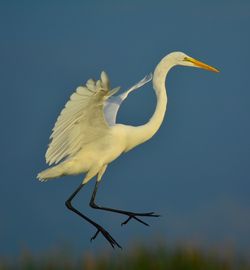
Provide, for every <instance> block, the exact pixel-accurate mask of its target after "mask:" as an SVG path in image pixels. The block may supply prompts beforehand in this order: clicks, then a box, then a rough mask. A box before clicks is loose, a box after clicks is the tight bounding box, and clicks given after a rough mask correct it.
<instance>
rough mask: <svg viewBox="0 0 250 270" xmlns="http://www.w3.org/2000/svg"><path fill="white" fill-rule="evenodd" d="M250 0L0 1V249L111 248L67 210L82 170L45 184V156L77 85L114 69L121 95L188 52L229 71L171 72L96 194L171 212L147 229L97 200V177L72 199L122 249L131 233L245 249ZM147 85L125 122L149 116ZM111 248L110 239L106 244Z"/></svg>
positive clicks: (130, 104)
mask: <svg viewBox="0 0 250 270" xmlns="http://www.w3.org/2000/svg"><path fill="white" fill-rule="evenodd" d="M249 25H250V2H249V1H243V0H241V1H230V0H228V1H225V0H221V1H195V0H192V1H178V0H177V1H138V0H137V1H1V2H0V35H1V42H0V59H1V64H0V74H1V75H0V76H1V99H0V110H1V111H0V117H1V132H0V136H1V140H0V143H1V145H0V147H1V151H2V155H1V170H0V174H1V176H0V215H1V216H0V218H1V222H0V254H1V255H16V254H18V253H19V251H20V250H22V249H29V250H31V251H32V252H35V253H39V252H45V251H49V250H53V249H55V248H57V247H62V246H64V245H70V246H71V247H72V248H73V249H74V250H76V251H83V250H92V251H95V250H98V249H102V248H107V247H108V246H107V245H108V244H107V243H106V242H105V240H104V239H103V238H102V237H100V236H99V237H98V238H97V239H96V241H95V242H94V243H92V244H90V243H89V238H90V237H91V236H92V234H94V232H95V231H94V229H93V228H92V227H91V226H89V224H87V223H85V222H83V221H82V220H81V219H80V218H78V217H77V216H76V215H74V214H73V213H70V212H68V211H67V210H66V208H65V206H64V201H65V199H66V198H67V197H68V196H69V194H70V193H71V192H72V191H73V190H74V189H75V188H76V187H77V186H78V185H79V183H80V182H81V180H82V178H83V176H74V177H65V178H62V179H57V180H54V181H49V182H47V183H40V182H38V181H37V180H36V174H37V173H38V172H39V171H41V170H43V169H44V168H46V164H45V160H44V154H45V151H46V148H47V145H48V142H49V140H48V138H49V135H50V133H51V129H52V127H53V125H54V122H55V120H56V118H57V116H58V114H59V112H60V110H61V109H62V108H63V106H64V104H65V103H66V101H67V99H68V98H69V96H70V95H71V93H72V92H73V91H74V89H75V88H76V87H77V86H79V85H81V84H83V83H85V81H86V80H87V79H88V78H90V77H94V78H98V76H99V74H100V72H101V71H102V70H106V71H107V73H108V74H109V76H110V78H111V82H112V86H114V87H116V86H122V90H125V89H126V88H127V87H129V86H131V85H132V84H134V83H135V82H137V81H138V80H140V79H141V78H142V77H143V76H144V75H145V74H147V73H149V72H151V71H153V70H154V68H155V66H156V65H157V63H158V62H159V61H160V59H161V58H162V57H164V56H165V55H166V54H168V53H169V52H171V51H176V50H180V51H183V52H185V53H187V54H189V55H190V56H192V57H194V58H197V59H200V60H202V61H204V62H206V63H208V64H210V65H212V66H215V67H217V68H218V69H220V70H221V73H219V74H215V73H212V72H211V73H210V72H207V71H204V70H199V69H194V68H187V67H176V68H175V69H174V70H171V72H170V73H169V76H168V78H167V83H166V85H167V89H168V98H169V102H168V108H167V114H166V118H165V121H164V123H163V125H162V127H161V129H160V130H159V132H158V133H157V134H156V135H155V136H154V137H153V139H152V140H150V141H149V142H147V143H146V144H143V145H141V146H139V147H138V148H136V149H134V150H133V151H131V152H129V153H127V154H125V155H123V156H122V157H120V158H119V159H118V160H116V161H115V162H113V163H112V164H111V165H110V166H109V168H108V170H107V172H106V174H105V176H104V178H103V181H102V183H101V187H100V190H99V193H98V195H97V201H98V202H99V203H100V204H102V205H107V206H111V207H117V208H122V209H128V210H135V211H148V210H153V211H156V212H158V213H160V214H162V217H161V218H159V219H153V218H151V219H149V218H148V219H145V221H148V222H149V223H150V224H151V225H152V226H151V227H150V228H147V227H144V226H143V225H141V224H139V223H136V222H134V221H131V222H130V223H129V224H128V225H127V226H125V227H122V228H121V227H120V225H119V224H120V222H121V221H123V220H124V217H123V216H120V215H118V214H112V213H108V212H100V211H97V210H93V209H90V208H89V206H88V202H89V199H90V195H91V192H92V189H93V184H94V182H93V181H92V182H90V183H89V184H88V185H87V186H86V188H85V190H82V191H81V193H80V195H79V196H78V198H77V199H76V200H75V205H76V206H77V207H78V208H80V209H81V210H82V211H83V212H85V213H86V214H88V215H89V216H91V217H93V218H94V219H96V220H97V221H98V222H99V223H100V224H102V225H103V226H104V227H105V228H106V229H107V230H109V231H110V232H111V234H112V235H113V236H114V238H115V239H116V240H117V241H118V242H119V243H120V244H121V245H123V246H124V247H125V248H126V247H128V246H129V245H131V244H133V243H134V242H135V241H144V242H147V243H149V244H151V243H153V242H154V241H157V240H159V239H160V240H162V241H165V240H166V241H167V243H171V244H173V245H176V244H183V243H184V244H190V245H198V246H202V247H207V246H209V247H216V248H227V249H231V248H233V249H237V250H238V249H239V250H243V251H244V252H248V251H249V250H250V242H249V235H250V214H249V213H250V196H249V190H250V182H249V174H250V172H249V154H250V139H249V138H250V125H249V116H250V106H249V105H250V87H249V86H250V76H249V63H250V55H249V47H250V35H249ZM154 108H155V96H154V92H153V90H152V86H151V84H148V85H147V86H146V87H144V88H142V89H140V90H139V91H136V92H135V93H133V94H131V96H129V98H128V99H127V100H126V102H125V103H124V104H123V105H122V108H121V110H120V111H119V115H118V122H120V123H125V124H134V125H139V124H142V123H145V122H146V121H147V120H148V119H149V118H150V116H151V115H152V113H153V111H154ZM108 248H109V247H108Z"/></svg>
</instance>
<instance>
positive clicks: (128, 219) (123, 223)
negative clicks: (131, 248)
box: [121, 212, 160, 226]
mask: <svg viewBox="0 0 250 270" xmlns="http://www.w3.org/2000/svg"><path fill="white" fill-rule="evenodd" d="M126 215H127V216H128V218H127V219H126V220H125V221H124V222H122V223H121V226H123V225H126V224H127V223H128V222H129V221H130V220H131V219H132V218H133V219H135V220H137V221H139V222H140V223H142V224H144V225H146V226H149V224H148V223H146V222H145V221H142V220H141V219H139V218H138V217H137V216H140V217H160V215H157V214H155V213H154V212H149V213H132V212H131V213H127V214H126Z"/></svg>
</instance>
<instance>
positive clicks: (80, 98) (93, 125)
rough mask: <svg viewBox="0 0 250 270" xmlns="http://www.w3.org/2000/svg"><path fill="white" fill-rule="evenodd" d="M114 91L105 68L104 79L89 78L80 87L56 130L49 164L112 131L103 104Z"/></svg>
mask: <svg viewBox="0 0 250 270" xmlns="http://www.w3.org/2000/svg"><path fill="white" fill-rule="evenodd" d="M115 90H116V89H115ZM116 91H117V90H116ZM113 93H114V91H112V90H110V83H109V78H108V76H107V74H106V73H105V72H102V73H101V79H100V80H98V81H94V80H93V79H89V80H88V81H87V83H86V85H85V86H79V87H77V89H76V91H75V92H74V93H73V94H72V95H71V96H70V100H69V101H68V102H67V103H66V105H65V107H64V109H63V110H62V111H61V113H60V115H59V117H58V119H57V121H56V123H55V126H54V128H53V130H52V134H51V136H50V139H51V143H50V144H49V147H48V150H47V152H46V155H45V157H46V162H47V163H49V165H51V164H53V163H58V162H59V161H61V160H62V159H64V158H66V157H71V156H73V155H74V154H76V153H77V152H78V151H79V150H81V149H82V148H83V147H84V145H85V144H87V143H89V142H91V141H93V140H96V139H98V138H100V137H101V136H105V135H106V134H107V133H108V131H109V125H108V124H107V122H106V120H105V118H104V114H103V106H104V102H105V100H106V99H107V98H108V97H109V96H110V95H112V94H113Z"/></svg>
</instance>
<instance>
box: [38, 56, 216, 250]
mask: <svg viewBox="0 0 250 270" xmlns="http://www.w3.org/2000/svg"><path fill="white" fill-rule="evenodd" d="M176 65H181V66H189V67H197V68H203V69H206V70H210V71H214V72H219V71H218V70H217V69H215V68H213V67H211V66H209V65H207V64H205V63H203V62H200V61H198V60H196V59H194V58H192V57H190V56H188V55H186V54H184V53H182V52H172V53H170V54H168V55H166V56H165V57H164V58H163V59H162V60H161V61H160V62H159V64H158V65H157V66H156V68H155V70H154V72H153V74H149V75H147V76H146V77H144V78H143V79H142V80H141V81H139V82H138V83H137V84H135V85H134V86H133V87H131V88H130V89H129V90H127V91H125V92H124V93H122V94H120V95H115V94H116V93H117V92H118V90H119V87H117V88H114V89H111V86H110V81H109V77H108V75H107V74H106V72H104V71H103V72H102V73H101V76H100V79H99V80H97V81H95V80H93V79H89V80H88V81H87V83H86V85H84V86H79V87H77V89H76V91H75V92H74V93H73V94H72V95H71V97H70V100H69V101H68V102H67V103H66V105H65V107H64V109H63V110H62V111H61V113H60V115H59V117H58V119H57V121H56V123H55V126H54V128H53V130H52V134H51V136H50V139H51V142H50V144H49V147H48V150H47V152H46V155H45V158H46V162H47V163H48V164H49V165H52V164H55V165H54V166H53V167H50V168H48V169H46V170H44V171H42V172H40V173H39V174H38V175H37V178H38V179H39V180H40V181H47V180H48V179H52V178H57V177H61V176H65V175H76V174H81V173H85V177H84V179H83V181H82V182H81V184H80V185H79V186H78V187H77V189H76V190H75V191H74V192H73V193H72V194H71V196H70V197H69V198H68V199H67V200H66V202H65V204H66V207H67V208H68V209H69V210H71V211H73V212H75V213H76V214H77V215H79V216H80V217H81V218H83V219H84V220H85V221H87V222H88V223H90V224H91V225H92V226H94V227H95V228H96V233H95V234H94V236H93V237H92V238H91V241H92V240H94V239H95V238H96V237H97V235H98V234H99V233H101V234H102V235H103V236H104V237H105V238H106V239H107V241H108V242H109V243H110V244H111V246H112V247H113V248H114V247H115V246H117V247H119V248H121V246H120V245H119V244H118V242H117V241H116V240H115V239H114V238H113V237H112V236H111V235H110V233H109V232H108V231H106V230H105V229H104V228H103V227H102V226H100V225H99V224H98V223H96V222H95V221H93V220H92V219H90V218H89V217H87V216H86V215H84V214H83V213H82V212H80V211H79V210H77V209H76V208H75V207H74V206H73V205H72V200H73V199H74V198H75V196H76V195H77V194H78V192H79V191H80V190H81V189H82V187H83V186H84V185H85V184H87V183H88V182H89V181H90V180H91V179H93V178H94V177H95V176H96V183H95V187H94V190H93V193H92V197H91V200H90V206H91V207H92V208H95V209H100V210H105V211H111V212H116V213H119V214H122V215H124V216H126V220H125V221H124V222H123V223H122V225H125V224H127V223H128V222H129V221H130V220H131V219H134V220H136V221H138V222H140V223H142V224H144V225H148V224H147V223H146V222H145V221H143V220H142V219H141V217H158V216H159V215H157V214H155V213H154V212H147V213H137V212H130V211H125V210H120V209H113V208H109V207H103V206H98V204H97V203H96V201H95V197H96V193H97V189H98V186H99V183H100V181H101V179H102V176H103V174H104V173H105V171H106V169H107V167H108V165H109V164H110V163H111V162H112V161H113V160H115V159H116V158H118V157H119V156H120V155H121V154H123V153H125V152H128V151H130V150H132V149H133V148H134V147H136V146H138V145H139V144H142V143H144V142H146V141H147V140H149V139H150V138H151V137H152V136H153V135H154V134H155V133H156V132H157V131H158V129H159V128H160V126H161V124H162V122H163V119H164V115H165V112H166V107H167V93H166V88H165V80H166V76H167V74H168V72H169V70H170V69H171V68H172V67H174V66H176ZM151 80H152V82H153V89H154V92H155V95H156V99H157V104H156V108H155V111H154V113H153V115H152V117H151V118H150V119H149V121H148V122H147V123H146V124H143V125H140V126H131V125H123V124H118V123H116V116H117V112H118V110H119V107H120V105H121V104H122V102H123V101H124V100H125V99H126V98H127V96H128V95H129V94H130V93H131V92H133V91H134V90H136V89H138V88H140V87H142V86H143V85H144V84H146V83H148V82H149V81H151ZM59 162H60V163H59ZM57 163H59V164H57Z"/></svg>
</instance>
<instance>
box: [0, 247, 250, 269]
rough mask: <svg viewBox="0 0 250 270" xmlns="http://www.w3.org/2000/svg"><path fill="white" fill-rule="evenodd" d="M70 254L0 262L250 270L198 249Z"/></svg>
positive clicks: (11, 265)
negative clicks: (75, 256)
mask: <svg viewBox="0 0 250 270" xmlns="http://www.w3.org/2000/svg"><path fill="white" fill-rule="evenodd" d="M70 253H71V252H67V251H66V252H65V251H63V252H59V253H58V252H56V253H53V252H52V254H50V255H43V256H39V257H38V256H33V255H32V254H31V253H29V252H27V251H26V252H23V253H22V255H21V256H20V258H19V259H17V260H16V261H11V260H7V259H4V258H0V270H9V269H22V270H26V269H27V270H33V269H34V270H35V269H38V270H40V269H41V270H54V269H55V270H71V269H75V270H76V269H77V270H80V269H82V270H115V269H119V270H168V269H169V270H184V269H185V270H250V262H249V260H246V259H243V258H239V256H236V255H235V254H232V253H230V254H227V255H226V256H225V254H224V255H222V254H220V253H219V252H216V251H206V252H205V251H202V250H200V249H197V248H175V249H172V250H171V249H168V248H166V247H165V246H158V247H154V248H146V247H142V246H138V247H134V248H132V249H131V250H129V251H128V252H123V251H121V252H117V253H115V254H116V255H111V254H107V253H105V254H104V253H103V254H102V255H94V254H91V253H84V254H83V255H82V256H81V257H80V258H78V259H73V257H71V255H70Z"/></svg>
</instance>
